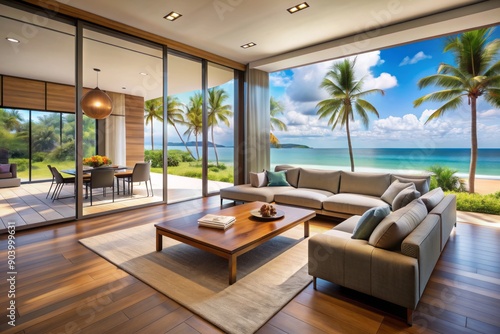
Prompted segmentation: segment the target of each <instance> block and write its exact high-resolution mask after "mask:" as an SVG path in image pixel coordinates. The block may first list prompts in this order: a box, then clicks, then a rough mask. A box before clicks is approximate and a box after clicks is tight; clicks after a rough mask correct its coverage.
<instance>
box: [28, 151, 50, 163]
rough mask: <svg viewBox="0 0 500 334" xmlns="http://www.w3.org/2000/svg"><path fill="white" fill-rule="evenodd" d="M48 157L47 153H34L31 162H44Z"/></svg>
mask: <svg viewBox="0 0 500 334" xmlns="http://www.w3.org/2000/svg"><path fill="white" fill-rule="evenodd" d="M46 156H47V153H46V152H35V153H33V156H32V159H31V160H32V161H33V162H42V161H43V160H45V157H46Z"/></svg>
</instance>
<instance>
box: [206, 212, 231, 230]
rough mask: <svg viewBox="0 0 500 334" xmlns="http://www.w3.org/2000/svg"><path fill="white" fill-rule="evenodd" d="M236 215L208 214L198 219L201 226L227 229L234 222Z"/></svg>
mask: <svg viewBox="0 0 500 334" xmlns="http://www.w3.org/2000/svg"><path fill="white" fill-rule="evenodd" d="M235 220H236V217H234V216H221V215H213V214H207V215H205V216H203V217H201V218H200V219H198V225H199V226H205V227H213V228H220V229H224V230H225V229H226V228H228V227H229V226H231V225H233V224H234V221H235Z"/></svg>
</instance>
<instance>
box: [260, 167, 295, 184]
mask: <svg viewBox="0 0 500 334" xmlns="http://www.w3.org/2000/svg"><path fill="white" fill-rule="evenodd" d="M266 175H267V181H268V183H267V186H268V187H282V186H289V185H290V184H289V183H288V182H287V180H286V171H285V170H283V171H280V172H271V171H267V172H266Z"/></svg>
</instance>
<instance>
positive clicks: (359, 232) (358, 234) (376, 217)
mask: <svg viewBox="0 0 500 334" xmlns="http://www.w3.org/2000/svg"><path fill="white" fill-rule="evenodd" d="M389 213H391V209H390V208H389V206H378V207H375V208H371V209H369V210H367V211H365V213H363V215H362V216H361V218H359V220H358V222H357V223H356V226H355V227H354V230H353V231H352V236H351V238H352V239H363V240H368V239H369V238H370V235H371V234H372V232H373V230H374V229H375V228H376V227H377V225H378V224H379V223H380V222H381V221H382V219H384V218H385V217H387V215H388V214H389Z"/></svg>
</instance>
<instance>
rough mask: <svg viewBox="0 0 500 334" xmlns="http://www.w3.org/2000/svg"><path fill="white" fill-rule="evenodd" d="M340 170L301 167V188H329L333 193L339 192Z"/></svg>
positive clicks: (299, 185)
mask: <svg viewBox="0 0 500 334" xmlns="http://www.w3.org/2000/svg"><path fill="white" fill-rule="evenodd" d="M339 183H340V171H328V170H319V169H304V168H301V169H300V174H299V184H298V187H299V188H312V189H322V190H327V191H329V192H331V193H334V194H336V193H338V192H339Z"/></svg>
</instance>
